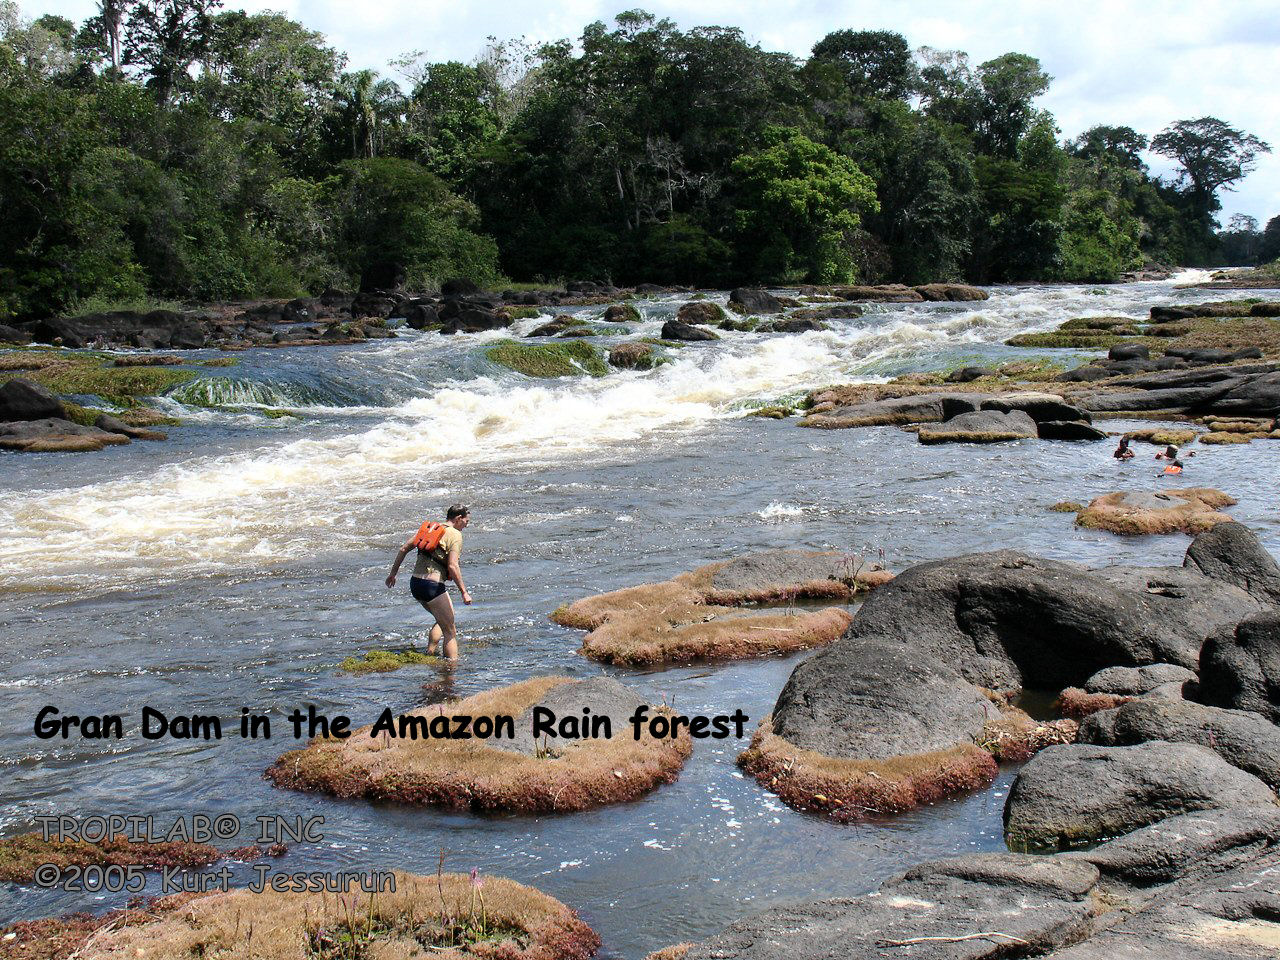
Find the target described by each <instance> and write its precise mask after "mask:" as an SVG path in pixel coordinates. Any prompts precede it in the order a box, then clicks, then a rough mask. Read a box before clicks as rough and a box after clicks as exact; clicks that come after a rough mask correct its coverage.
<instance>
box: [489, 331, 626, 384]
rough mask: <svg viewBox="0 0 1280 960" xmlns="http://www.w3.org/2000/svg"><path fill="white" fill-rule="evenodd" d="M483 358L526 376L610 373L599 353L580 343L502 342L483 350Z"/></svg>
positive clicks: (593, 375) (590, 345)
mask: <svg viewBox="0 0 1280 960" xmlns="http://www.w3.org/2000/svg"><path fill="white" fill-rule="evenodd" d="M485 355H486V356H487V357H488V358H489V359H490V360H492V361H493V362H494V363H497V364H500V365H501V366H504V367H508V368H510V369H512V370H515V371H516V372H517V373H523V374H524V375H525V376H527V377H542V378H551V377H575V376H582V375H583V374H586V375H588V376H592V377H603V376H604V375H605V374H607V373H608V372H609V365H608V363H606V362H605V359H604V357H603V356H601V354H600V351H599V350H597V349H596V348H595V347H594V346H593V345H592V344H590V343H585V342H583V341H582V340H572V341H569V342H566V343H539V344H532V343H518V342H516V341H515V340H503V341H502V342H500V343H498V344H496V345H495V346H492V347H489V348H488V349H487V350H485Z"/></svg>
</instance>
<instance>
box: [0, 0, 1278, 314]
mask: <svg viewBox="0 0 1280 960" xmlns="http://www.w3.org/2000/svg"><path fill="white" fill-rule="evenodd" d="M415 39H420V40H421V42H422V43H424V44H429V43H430V40H431V38H430V37H422V38H414V37H412V36H411V35H406V41H407V43H412V42H413V41H414V40H415ZM389 73H391V74H393V75H394V76H395V77H396V79H394V80H393V79H392V78H391V76H380V75H379V74H378V73H376V72H374V71H371V70H348V69H347V61H346V57H345V56H344V55H343V54H342V53H341V52H339V51H337V50H335V49H333V48H332V47H331V46H329V45H328V44H327V43H326V40H325V38H324V36H322V35H321V34H319V33H316V32H315V31H312V30H309V29H307V28H306V27H305V26H304V25H302V24H300V23H297V22H295V21H293V20H290V19H289V18H287V17H285V16H283V15H280V14H276V13H258V14H248V13H245V12H243V11H238V10H224V9H221V6H220V3H218V2H217V0H102V2H101V3H100V4H99V13H98V15H97V16H95V17H93V18H91V19H89V20H86V21H85V22H83V23H79V24H77V23H73V22H71V21H70V20H67V19H65V18H63V17H59V16H43V17H40V18H39V19H37V20H34V21H28V20H25V19H24V18H23V17H22V14H21V12H20V10H19V9H18V8H17V6H16V5H14V4H12V3H9V2H0V318H5V317H30V316H39V315H43V314H49V313H53V312H57V311H67V310H74V309H83V308H85V307H86V305H90V306H93V305H97V306H101V305H104V304H110V303H114V302H123V301H128V300H131V299H137V298H146V297H155V298H174V299H183V300H221V299H233V298H243V297H252V296H292V295H296V294H299V293H303V292H308V291H310V292H316V291H318V290H320V289H323V288H325V287H330V286H341V287H348V288H350V287H353V286H355V285H357V284H358V283H359V282H360V278H361V276H362V274H365V273H367V272H368V271H369V270H370V269H371V268H374V267H379V269H382V267H385V265H386V264H394V265H396V266H397V267H398V268H401V269H403V270H404V272H405V274H406V276H407V282H408V284H409V285H410V286H411V287H416V288H422V289H428V288H431V287H433V286H435V285H437V284H438V283H439V282H440V281H442V280H444V279H447V278H453V277H460V278H466V279H469V280H472V281H474V282H476V283H479V284H481V285H490V284H493V283H496V282H499V281H501V280H504V279H512V280H518V281H554V280H560V279H565V278H574V279H591V280H601V281H612V282H614V283H617V284H624V283H635V282H639V281H648V282H654V283H664V284H690V285H699V286H725V285H729V284H735V283H774V284H780V283H794V282H801V281H809V282H847V281H851V280H854V279H858V280H862V281H868V282H879V281H903V282H907V283H921V282H927V281H941V280H967V281H970V282H976V283H990V282H1000V281H1014V280H1076V281H1095V282H1098V281H1107V280H1113V279H1115V278H1116V277H1118V276H1119V275H1120V273H1121V272H1122V271H1126V270H1130V269H1133V268H1136V267H1139V266H1141V265H1143V264H1144V263H1148V264H1149V263H1163V264H1182V265H1206V264H1215V263H1220V262H1224V261H1225V259H1231V258H1235V259H1241V258H1247V259H1249V260H1251V261H1253V262H1261V261H1265V260H1269V259H1272V258H1274V257H1276V256H1277V254H1280V219H1277V220H1273V221H1272V222H1271V223H1270V224H1269V225H1268V228H1267V229H1266V230H1265V231H1262V230H1259V229H1258V225H1257V223H1256V222H1252V221H1249V220H1248V219H1247V218H1245V219H1243V220H1242V219H1241V218H1236V220H1234V221H1233V223H1232V224H1231V225H1230V227H1229V229H1227V230H1219V229H1218V224H1217V220H1216V214H1217V213H1218V211H1219V210H1220V209H1221V206H1220V194H1221V192H1222V191H1223V190H1224V189H1230V188H1231V187H1232V185H1234V184H1235V183H1237V182H1238V181H1239V180H1240V179H1241V178H1242V177H1244V176H1245V174H1246V173H1248V171H1249V170H1250V169H1251V167H1252V165H1253V163H1254V160H1255V158H1256V156H1257V155H1258V154H1259V153H1261V152H1265V151H1267V150H1268V149H1269V148H1268V145H1267V144H1265V143H1263V142H1262V141H1261V140H1259V139H1258V138H1256V137H1254V136H1252V135H1250V134H1249V133H1247V132H1245V131H1242V130H1238V129H1235V128H1233V127H1231V126H1230V125H1229V124H1227V123H1225V122H1223V121H1221V120H1218V119H1216V118H1213V117H1204V118H1198V119H1193V120H1187V121H1182V122H1178V123H1174V124H1172V125H1171V126H1169V127H1168V128H1166V129H1165V130H1162V131H1155V132H1139V131H1136V130H1134V129H1132V128H1130V127H1126V126H1111V125H1099V126H1096V127H1094V128H1092V129H1090V130H1088V131H1087V132H1085V133H1084V134H1082V135H1080V136H1079V137H1077V138H1075V139H1073V140H1070V141H1065V142H1064V141H1063V140H1062V139H1060V134H1059V130H1058V129H1057V127H1056V126H1055V124H1054V120H1053V117H1052V116H1050V115H1049V114H1048V113H1047V112H1045V111H1044V110H1043V109H1041V108H1039V107H1038V106H1037V100H1038V98H1040V97H1041V95H1042V94H1044V92H1045V91H1046V90H1047V89H1048V87H1049V84H1050V81H1051V78H1050V77H1049V76H1048V75H1047V74H1046V73H1045V71H1044V70H1043V69H1042V68H1041V65H1040V63H1039V61H1037V60H1036V59H1035V58H1034V57H1030V56H1027V55H1025V54H1020V53H1009V54H1005V55H1004V56H1001V57H997V58H995V59H993V60H989V61H986V62H984V63H972V62H971V61H970V59H969V58H968V57H967V56H966V55H965V54H964V53H962V52H959V51H949V50H935V49H929V48H923V49H920V50H914V51H913V50H912V49H911V47H910V46H909V44H908V42H907V40H906V39H905V38H904V37H902V36H901V35H899V34H897V33H893V32H886V31H857V30H838V31H835V32H833V33H831V34H828V35H827V36H826V37H824V38H823V39H822V40H820V41H819V42H818V43H817V44H816V45H815V46H814V47H813V50H812V53H811V55H810V56H809V57H808V58H807V59H799V58H796V57H794V56H791V55H789V54H784V53H774V52H770V51H767V50H764V49H762V48H761V47H760V46H759V45H758V44H755V43H752V42H751V41H750V40H749V39H748V38H746V37H745V36H744V35H743V33H742V32H741V31H740V30H737V29H734V28H728V27H698V28H694V29H691V30H687V31H686V30H680V29H678V28H677V27H676V26H675V25H674V24H673V23H671V22H670V21H668V20H660V19H656V18H655V17H653V16H651V15H649V14H647V13H644V12H642V11H631V12H627V13H623V14H620V15H618V16H617V17H616V19H615V22H614V24H613V25H612V26H609V25H606V24H604V23H593V24H591V25H589V26H587V27H586V28H585V29H584V30H583V32H582V35H581V37H579V38H578V39H577V40H574V41H571V40H562V41H559V42H556V43H550V44H546V45H542V46H538V47H536V48H534V47H531V46H528V45H526V44H524V43H522V42H519V41H516V42H511V41H508V42H497V41H494V40H492V39H491V40H490V42H489V43H488V45H487V46H486V47H485V48H484V50H483V51H481V52H480V53H479V54H478V55H477V57H476V58H475V59H474V60H473V61H472V62H469V63H459V62H446V63H435V62H431V61H430V60H429V58H427V57H426V56H425V55H421V54H407V55H406V56H405V57H403V58H402V59H401V60H399V61H397V62H396V63H395V64H394V65H393V67H392V68H391V70H390V71H389ZM1106 119H1117V118H1106ZM1149 133H1153V134H1154V135H1152V136H1150V137H1149V136H1148V134H1149ZM1148 150H1151V151H1154V152H1155V153H1158V154H1162V155H1164V156H1167V157H1170V158H1172V159H1173V160H1174V161H1175V162H1176V163H1177V165H1178V170H1179V171H1180V173H1179V175H1178V177H1177V178H1176V179H1174V180H1167V181H1165V180H1160V179H1157V178H1155V177H1153V176H1152V175H1151V174H1150V173H1149V171H1148V169H1147V167H1146V165H1145V163H1144V161H1143V156H1144V152H1145V151H1148ZM379 265H382V266H381V267H380V266H379Z"/></svg>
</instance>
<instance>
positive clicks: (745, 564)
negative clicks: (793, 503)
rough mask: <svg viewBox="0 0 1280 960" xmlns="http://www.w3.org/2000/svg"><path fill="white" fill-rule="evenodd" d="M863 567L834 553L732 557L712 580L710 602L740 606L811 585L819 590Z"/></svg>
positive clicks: (791, 552) (849, 577) (767, 552)
mask: <svg viewBox="0 0 1280 960" xmlns="http://www.w3.org/2000/svg"><path fill="white" fill-rule="evenodd" d="M861 567H862V561H861V560H860V559H859V558H858V557H856V556H853V555H850V554H842V553H837V552H835V551H817V550H764V551H761V552H760V553H751V554H747V555H746V556H743V557H735V558H734V559H732V560H729V561H728V562H726V563H725V564H724V566H722V567H720V568H719V569H718V570H716V571H715V573H713V574H712V576H711V589H712V591H713V597H714V599H713V602H715V603H729V602H740V601H741V600H744V599H750V598H751V597H753V596H758V595H761V594H767V593H777V592H779V591H781V590H784V589H786V590H796V589H799V588H801V587H803V586H805V585H806V584H807V585H811V586H815V585H816V587H817V588H818V589H822V588H823V587H825V586H827V585H830V587H831V588H835V587H837V586H839V585H840V584H841V583H843V582H844V581H846V580H852V579H853V577H854V575H855V574H856V573H857V572H858V570H859V569H860V568H861Z"/></svg>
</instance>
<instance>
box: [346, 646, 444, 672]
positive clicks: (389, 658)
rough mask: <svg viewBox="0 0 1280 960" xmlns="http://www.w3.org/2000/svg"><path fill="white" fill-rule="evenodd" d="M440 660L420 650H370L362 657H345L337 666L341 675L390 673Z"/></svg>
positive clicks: (430, 664) (431, 663)
mask: <svg viewBox="0 0 1280 960" xmlns="http://www.w3.org/2000/svg"><path fill="white" fill-rule="evenodd" d="M440 662H441V661H440V658H439V657H436V656H432V655H431V654H428V653H423V652H422V651H421V650H370V651H368V652H367V653H366V654H365V655H364V656H363V657H347V658H346V659H345V660H343V661H342V663H341V664H339V666H338V669H339V670H341V671H342V672H343V673H353V674H356V675H360V674H364V673H391V672H392V671H393V670H399V669H400V668H401V667H429V666H432V665H434V664H437V663H440Z"/></svg>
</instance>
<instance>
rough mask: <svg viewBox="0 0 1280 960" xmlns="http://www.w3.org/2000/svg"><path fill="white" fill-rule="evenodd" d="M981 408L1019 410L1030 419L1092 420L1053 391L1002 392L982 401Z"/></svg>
mask: <svg viewBox="0 0 1280 960" xmlns="http://www.w3.org/2000/svg"><path fill="white" fill-rule="evenodd" d="M981 409H983V410H999V411H1001V412H1002V413H1010V412H1012V411H1014V410H1021V411H1022V412H1023V413H1025V414H1026V415H1027V416H1029V417H1030V418H1031V419H1032V420H1086V421H1088V420H1092V419H1093V418H1092V417H1091V416H1089V414H1088V412H1087V411H1084V410H1081V409H1080V408H1079V407H1077V406H1073V405H1072V404H1070V403H1067V402H1066V401H1065V400H1063V399H1062V397H1060V396H1058V395H1057V394H1053V393H1004V394H999V395H998V396H994V397H992V398H991V399H989V400H983V401H982V407H981Z"/></svg>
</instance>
